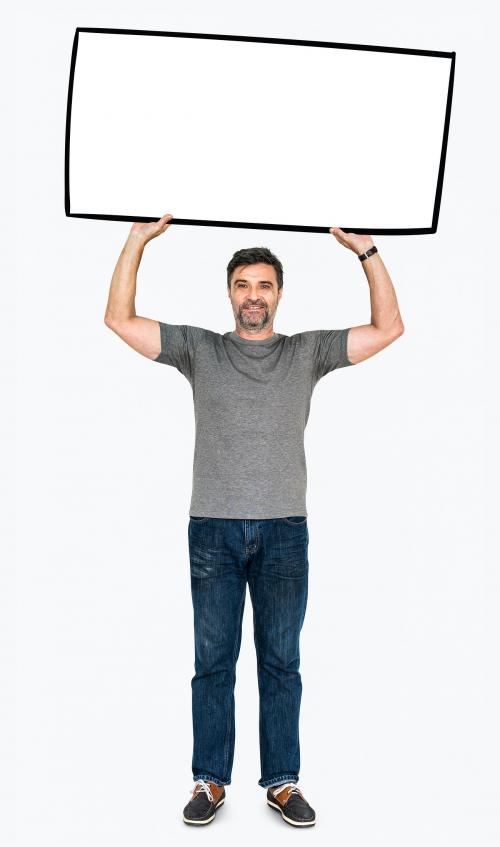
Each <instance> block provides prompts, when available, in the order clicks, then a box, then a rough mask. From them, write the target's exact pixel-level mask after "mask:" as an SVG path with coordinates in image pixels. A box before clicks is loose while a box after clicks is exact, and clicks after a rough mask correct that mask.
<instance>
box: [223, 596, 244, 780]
mask: <svg viewBox="0 0 500 847" xmlns="http://www.w3.org/2000/svg"><path fill="white" fill-rule="evenodd" d="M245 594H246V583H245V591H244V593H243V597H242V598H241V603H240V612H239V616H238V628H237V633H238V634H237V636H236V641H235V643H234V650H233V662H232V674H233V680H234V682H236V679H235V676H236V667H235V665H236V651H237V649H238V642H239V640H240V627H241V624H242V617H243V607H244V604H245ZM233 697H234V685H230V686H229V701H228V715H227V726H226V738H225V741H224V768H223V770H224V773H226V771H227V769H228V766H229V742H230V736H231V720H232V713H233Z"/></svg>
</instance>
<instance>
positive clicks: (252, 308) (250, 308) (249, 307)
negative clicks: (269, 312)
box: [243, 306, 264, 312]
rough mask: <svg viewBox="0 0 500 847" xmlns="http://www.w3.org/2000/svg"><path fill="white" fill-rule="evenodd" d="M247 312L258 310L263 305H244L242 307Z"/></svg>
mask: <svg viewBox="0 0 500 847" xmlns="http://www.w3.org/2000/svg"><path fill="white" fill-rule="evenodd" d="M243 308H244V309H245V310H246V311H247V312H259V311H260V310H261V309H263V308H264V307H263V306H244V307H243Z"/></svg>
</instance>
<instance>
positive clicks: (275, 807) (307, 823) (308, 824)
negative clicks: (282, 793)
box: [266, 798, 316, 826]
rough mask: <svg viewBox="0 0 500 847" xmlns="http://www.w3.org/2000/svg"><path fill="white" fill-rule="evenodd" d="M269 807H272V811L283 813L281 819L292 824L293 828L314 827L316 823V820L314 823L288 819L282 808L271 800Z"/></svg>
mask: <svg viewBox="0 0 500 847" xmlns="http://www.w3.org/2000/svg"><path fill="white" fill-rule="evenodd" d="M266 799H267V798H266ZM267 805H268V806H271V808H272V809H277V810H278V812H281V817H282V818H283V820H284V821H286V822H287V823H291V824H292V826H314V824H315V823H316V818H314V820H313V821H292V819H291V818H287V816H286V815H285V814H284V812H283V809H282V808H281V806H278V805H277V804H276V803H272V802H271V800H267Z"/></svg>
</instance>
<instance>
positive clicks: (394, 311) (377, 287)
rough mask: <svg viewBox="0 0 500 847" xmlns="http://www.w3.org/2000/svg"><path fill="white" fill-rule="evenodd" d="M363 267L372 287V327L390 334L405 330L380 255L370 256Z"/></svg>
mask: <svg viewBox="0 0 500 847" xmlns="http://www.w3.org/2000/svg"><path fill="white" fill-rule="evenodd" d="M362 265H363V270H364V272H365V274H366V277H367V279H368V284H369V286H370V302H371V310H372V314H371V323H372V325H373V326H375V327H377V329H380V330H383V331H384V332H388V333H391V332H394V331H395V330H397V329H400V330H402V329H404V327H403V321H402V319H401V315H400V313H399V306H398V301H397V298H396V292H395V290H394V286H393V284H392V281H391V278H390V276H389V273H388V271H387V268H386V267H385V265H384V263H383V261H382V259H381V257H380V253H374V254H373V255H372V256H369V257H368V259H365V260H364V262H363V263H362Z"/></svg>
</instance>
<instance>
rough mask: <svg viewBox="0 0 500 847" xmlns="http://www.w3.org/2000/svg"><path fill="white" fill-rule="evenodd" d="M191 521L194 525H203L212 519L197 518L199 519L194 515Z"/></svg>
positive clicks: (190, 517)
mask: <svg viewBox="0 0 500 847" xmlns="http://www.w3.org/2000/svg"><path fill="white" fill-rule="evenodd" d="M189 520H190V521H193V522H194V523H203V522H204V521H209V520H210V518H197V517H194V516H193V515H190V516H189Z"/></svg>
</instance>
